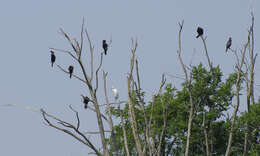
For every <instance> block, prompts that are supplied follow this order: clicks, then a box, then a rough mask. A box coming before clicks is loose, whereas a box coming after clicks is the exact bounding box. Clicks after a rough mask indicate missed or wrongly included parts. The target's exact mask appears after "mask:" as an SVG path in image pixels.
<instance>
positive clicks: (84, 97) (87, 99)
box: [81, 95, 91, 109]
mask: <svg viewBox="0 0 260 156" xmlns="http://www.w3.org/2000/svg"><path fill="white" fill-rule="evenodd" d="M81 96H82V98H83V103H84V108H85V109H87V108H88V103H89V101H91V100H90V99H89V97H87V96H83V95H81Z"/></svg>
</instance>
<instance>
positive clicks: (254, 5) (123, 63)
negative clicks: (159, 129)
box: [0, 0, 260, 156]
mask: <svg viewBox="0 0 260 156" xmlns="http://www.w3.org/2000/svg"><path fill="white" fill-rule="evenodd" d="M0 2H1V3H0V36H1V37H0V45H1V48H0V49H1V52H0V69H1V78H0V80H1V81H0V104H1V105H4V104H17V105H19V106H30V107H33V108H36V109H38V108H45V109H46V110H47V111H49V112H50V113H53V114H56V115H57V116H58V117H61V118H65V119H68V120H70V121H72V120H73V119H74V116H73V114H72V113H71V112H70V111H69V110H68V105H69V104H72V105H73V106H74V107H75V108H76V109H77V110H79V112H80V116H81V117H82V118H83V122H84V124H85V125H83V127H86V130H92V129H96V124H95V119H94V118H95V115H94V113H92V112H89V111H85V110H83V105H82V103H81V99H80V94H82V93H83V94H86V93H88V92H87V91H86V88H85V87H84V86H83V85H82V83H80V82H79V81H77V80H75V79H71V80H70V79H69V76H68V75H66V74H64V73H63V72H61V71H60V70H58V69H57V68H56V67H55V68H51V65H50V53H49V49H48V48H49V47H55V48H61V49H69V48H70V47H69V46H68V44H67V42H66V40H65V39H64V38H63V37H62V36H61V35H60V34H59V33H58V29H59V28H63V29H64V30H65V31H66V32H67V33H69V34H70V35H72V36H74V37H79V34H80V26H81V23H82V18H83V16H84V17H85V18H86V24H87V27H88V31H89V34H90V36H91V39H92V43H93V44H94V45H95V49H96V51H95V52H96V55H95V56H99V53H100V52H101V50H102V49H101V45H102V40H103V39H106V40H109V39H110V38H112V40H113V43H112V47H110V48H109V51H108V55H107V56H106V57H105V60H104V66H103V69H104V70H105V71H107V72H109V75H108V85H109V87H108V88H111V86H112V85H114V86H115V87H116V88H118V90H119V94H120V99H121V100H123V99H124V98H125V97H126V73H127V72H128V69H129V65H128V63H129V56H130V46H131V38H132V37H133V38H137V39H138V43H139V47H138V50H137V56H138V58H139V62H140V68H141V69H140V70H141V73H142V83H143V89H144V91H147V94H148V95H149V96H150V95H152V93H155V91H156V88H158V85H159V82H160V79H161V74H162V73H164V72H166V73H168V74H172V75H175V74H178V75H183V74H182V71H181V70H180V65H179V62H178V60H177V55H176V50H177V32H178V22H179V21H181V20H182V19H184V21H185V23H184V29H183V34H182V39H183V40H182V41H183V57H184V61H185V62H186V63H189V62H190V60H191V58H192V54H193V52H195V56H194V57H193V64H198V63H199V62H203V63H204V65H206V64H205V63H206V59H205V56H204V53H203V51H202V43H201V40H198V39H196V38H195V36H196V29H197V26H201V27H203V28H204V32H205V34H206V35H207V36H208V37H207V46H208V50H209V55H210V58H211V59H212V61H213V63H214V65H216V64H219V65H220V66H221V69H222V70H223V72H224V75H227V74H229V73H231V72H232V71H233V69H234V66H233V65H234V62H235V59H234V56H233V55H232V54H231V53H228V54H226V53H225V43H226V41H227V40H228V37H230V36H231V37H232V39H233V44H232V48H233V49H239V48H241V45H242V43H244V42H245V41H246V39H247V29H248V27H249V25H250V22H251V21H250V19H251V17H250V12H251V11H253V12H254V14H255V36H256V44H255V45H256V46H255V50H256V52H259V48H260V47H259V44H258V43H259V40H258V37H259V36H260V30H259V27H258V25H259V23H260V1H259V0H229V1H227V0H218V1H208V0H196V1H188V0H182V1H180V0H179V1H176V0H172V1H170V0H165V1H155V0H149V1H148V0H144V1H140V0H132V1H131V2H130V1H127V2H126V1H119V0H113V1H90V0H75V1H73V0H63V1H51V0H45V1H35V0H23V1H15V0H0ZM56 57H57V63H59V64H61V65H63V66H64V67H66V68H67V67H68V66H69V65H70V64H75V62H73V61H72V60H71V59H70V58H69V57H67V56H66V55H64V54H62V53H56ZM75 67H76V68H75V72H76V73H78V74H79V72H80V71H79V70H78V69H77V66H75ZM259 70H260V69H259V61H258V63H257V65H256V82H257V83H258V84H259V81H258V79H259V74H258V72H259ZM100 77H101V76H100ZM168 82H172V83H174V84H176V85H178V84H179V83H180V80H177V79H172V78H170V77H168ZM100 85H103V83H100ZM258 88H259V87H258ZM109 91H110V90H109ZM109 95H110V97H111V99H110V100H112V93H111V91H110V93H109ZM256 95H259V91H256ZM98 96H99V98H100V101H103V100H104V99H103V93H102V90H100V92H99V95H98ZM0 124H1V129H0V149H1V150H0V155H11V156H12V155H27V156H34V155H37V156H45V155H63V156H71V155H77V156H83V155H86V152H89V149H87V148H85V146H83V145H81V144H79V143H77V141H75V140H74V139H73V138H71V137H70V136H67V135H65V134H63V133H61V132H57V131H56V130H54V129H52V128H49V127H47V126H46V125H44V124H43V121H42V118H41V116H40V114H37V113H34V112H31V111H27V110H24V109H21V108H16V107H14V108H10V107H9V108H7V107H0ZM94 139H95V137H93V139H92V140H94ZM96 140H97V139H96ZM98 142H99V140H98V141H97V142H96V143H98Z"/></svg>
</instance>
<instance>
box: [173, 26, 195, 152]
mask: <svg viewBox="0 0 260 156" xmlns="http://www.w3.org/2000/svg"><path fill="white" fill-rule="evenodd" d="M183 24H184V21H182V23H179V27H180V29H179V35H178V41H179V46H178V50H177V53H178V57H179V60H180V63H181V66H182V69H183V72H184V74H185V79H186V84H187V88H188V91H189V98H190V113H189V121H188V132H187V141H186V149H185V156H188V155H189V145H190V136H191V126H192V120H193V112H194V103H193V100H192V88H191V79H189V77H188V73H187V70H186V68H185V65H184V63H183V61H182V58H181V32H182V28H183Z"/></svg>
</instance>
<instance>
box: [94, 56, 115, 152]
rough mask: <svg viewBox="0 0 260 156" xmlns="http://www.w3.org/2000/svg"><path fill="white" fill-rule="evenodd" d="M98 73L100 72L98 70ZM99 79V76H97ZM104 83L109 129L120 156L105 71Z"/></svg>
mask: <svg viewBox="0 0 260 156" xmlns="http://www.w3.org/2000/svg"><path fill="white" fill-rule="evenodd" d="M101 56H103V53H101ZM97 71H98V70H97ZM96 77H97V76H96ZM103 81H104V94H105V100H106V103H107V109H108V123H109V127H110V130H111V137H112V142H113V146H114V150H115V152H116V154H115V155H116V156H118V151H119V149H118V145H117V143H116V136H115V132H114V125H113V120H112V113H111V106H110V104H109V100H108V96H107V73H105V71H104V70H103Z"/></svg>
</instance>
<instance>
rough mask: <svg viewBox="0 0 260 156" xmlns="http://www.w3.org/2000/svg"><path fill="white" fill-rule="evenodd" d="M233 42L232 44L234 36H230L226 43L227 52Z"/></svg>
mask: <svg viewBox="0 0 260 156" xmlns="http://www.w3.org/2000/svg"><path fill="white" fill-rule="evenodd" d="M231 44H232V38H231V37H229V39H228V41H227V43H226V52H227V51H228V49H229V48H230V47H231Z"/></svg>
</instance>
